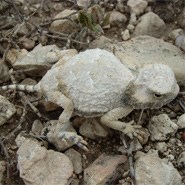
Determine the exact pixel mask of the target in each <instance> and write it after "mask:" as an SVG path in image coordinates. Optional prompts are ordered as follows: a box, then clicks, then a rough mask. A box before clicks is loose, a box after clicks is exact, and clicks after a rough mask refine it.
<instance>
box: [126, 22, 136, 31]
mask: <svg viewBox="0 0 185 185" xmlns="http://www.w3.org/2000/svg"><path fill="white" fill-rule="evenodd" d="M127 29H128V30H129V31H130V32H131V33H132V32H133V31H134V29H135V26H134V25H132V24H128V25H127Z"/></svg>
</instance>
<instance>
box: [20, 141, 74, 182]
mask: <svg viewBox="0 0 185 185" xmlns="http://www.w3.org/2000/svg"><path fill="white" fill-rule="evenodd" d="M17 154H18V169H19V171H20V177H21V178H22V179H23V180H24V183H25V184H26V185H41V184H44V185H51V184H52V185H69V184H70V178H71V177H72V174H73V165H72V162H71V161H70V160H69V158H68V157H67V156H66V155H64V154H62V153H59V152H55V151H53V150H47V149H46V148H45V147H43V146H41V144H40V143H39V142H38V141H36V140H33V139H29V138H27V139H25V140H24V142H23V143H22V145H21V146H20V147H19V149H18V151H17Z"/></svg>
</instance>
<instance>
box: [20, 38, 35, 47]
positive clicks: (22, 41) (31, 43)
mask: <svg viewBox="0 0 185 185" xmlns="http://www.w3.org/2000/svg"><path fill="white" fill-rule="evenodd" d="M18 42H19V45H20V47H22V48H24V49H27V50H31V49H33V48H34V46H35V41H34V40H31V39H28V38H25V37H22V38H20V39H19V41H18Z"/></svg>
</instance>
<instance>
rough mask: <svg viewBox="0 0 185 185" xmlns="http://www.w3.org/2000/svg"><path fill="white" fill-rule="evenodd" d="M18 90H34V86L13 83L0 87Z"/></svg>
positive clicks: (1, 88)
mask: <svg viewBox="0 0 185 185" xmlns="http://www.w3.org/2000/svg"><path fill="white" fill-rule="evenodd" d="M8 89H12V90H20V91H27V92H36V91H37V89H36V86H35V85H23V84H13V85H5V86H2V87H0V90H8Z"/></svg>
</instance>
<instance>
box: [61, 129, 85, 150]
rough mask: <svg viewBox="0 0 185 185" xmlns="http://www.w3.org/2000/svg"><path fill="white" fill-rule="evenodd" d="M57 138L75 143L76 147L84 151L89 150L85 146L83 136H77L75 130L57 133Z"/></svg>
mask: <svg viewBox="0 0 185 185" xmlns="http://www.w3.org/2000/svg"><path fill="white" fill-rule="evenodd" d="M58 136H59V138H60V139H62V140H63V141H65V142H66V143H67V141H70V142H72V143H73V144H76V145H77V146H78V147H80V148H82V149H83V150H85V151H89V150H88V148H87V142H86V141H85V140H84V139H83V137H81V136H79V135H78V134H76V133H75V132H67V131H63V132H60V133H59V135H58Z"/></svg>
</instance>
